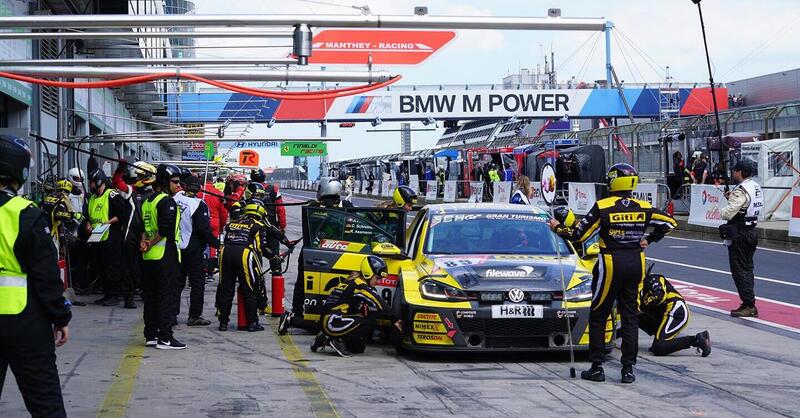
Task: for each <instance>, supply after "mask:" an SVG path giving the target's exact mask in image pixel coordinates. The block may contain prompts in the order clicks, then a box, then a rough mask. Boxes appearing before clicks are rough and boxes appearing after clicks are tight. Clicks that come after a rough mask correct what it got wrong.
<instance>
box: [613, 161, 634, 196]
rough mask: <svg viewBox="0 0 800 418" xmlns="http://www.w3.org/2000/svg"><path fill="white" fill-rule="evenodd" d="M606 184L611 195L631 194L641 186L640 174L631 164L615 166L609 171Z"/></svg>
mask: <svg viewBox="0 0 800 418" xmlns="http://www.w3.org/2000/svg"><path fill="white" fill-rule="evenodd" d="M606 184H607V185H608V190H609V191H610V192H611V193H614V192H630V191H633V189H635V188H636V185H637V184H639V173H637V172H636V169H635V168H633V166H632V165H630V164H625V163H619V164H614V165H612V166H611V168H609V169H608V174H606Z"/></svg>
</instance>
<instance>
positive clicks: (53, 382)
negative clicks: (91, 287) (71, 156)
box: [0, 135, 72, 417]
mask: <svg viewBox="0 0 800 418" xmlns="http://www.w3.org/2000/svg"><path fill="white" fill-rule="evenodd" d="M31 166H32V164H31V152H30V149H29V148H28V145H27V143H26V142H25V140H24V139H22V138H19V137H15V136H10V135H0V289H3V291H2V292H0V398H2V396H3V383H4V382H5V378H6V373H7V371H8V369H9V368H11V373H13V374H14V377H15V378H16V381H17V386H18V387H19V391H20V392H21V393H22V399H23V400H24V401H25V407H26V408H27V409H28V412H29V413H30V414H31V416H34V417H45V416H46V417H66V416H67V414H66V412H65V411H64V399H63V397H62V395H61V384H60V382H59V378H58V368H57V367H56V353H55V348H56V347H61V346H63V345H64V344H66V342H67V341H68V340H69V327H68V324H69V321H70V319H71V318H72V313H71V312H70V306H69V304H68V303H67V301H66V300H64V297H63V295H62V292H63V290H64V287H63V283H62V282H61V279H60V275H59V271H58V265H57V262H58V256H57V253H56V247H55V245H54V244H53V240H52V239H51V237H50V231H49V230H48V226H47V223H48V222H47V216H46V215H45V214H44V212H43V211H42V210H41V209H39V208H37V207H36V206H35V205H34V204H33V202H31V201H29V200H27V199H25V198H23V197H19V196H17V190H18V189H19V187H20V186H21V185H22V184H24V183H25V181H26V180H27V175H28V170H29V169H30V167H31ZM0 415H4V414H2V413H0Z"/></svg>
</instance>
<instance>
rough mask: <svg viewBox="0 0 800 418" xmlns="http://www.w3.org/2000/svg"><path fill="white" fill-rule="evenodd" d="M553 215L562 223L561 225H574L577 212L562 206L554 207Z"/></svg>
mask: <svg viewBox="0 0 800 418" xmlns="http://www.w3.org/2000/svg"><path fill="white" fill-rule="evenodd" d="M553 217H554V218H556V220H557V221H558V222H559V223H561V225H564V226H568V227H572V226H573V225H575V221H576V218H575V213H573V212H572V209H569V208H567V207H564V206H561V207H557V208H555V209H553Z"/></svg>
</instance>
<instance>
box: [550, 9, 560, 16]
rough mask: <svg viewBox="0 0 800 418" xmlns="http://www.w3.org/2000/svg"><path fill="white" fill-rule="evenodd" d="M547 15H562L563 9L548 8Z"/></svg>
mask: <svg viewBox="0 0 800 418" xmlns="http://www.w3.org/2000/svg"><path fill="white" fill-rule="evenodd" d="M547 16H549V17H561V9H547Z"/></svg>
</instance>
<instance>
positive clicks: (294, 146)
mask: <svg viewBox="0 0 800 418" xmlns="http://www.w3.org/2000/svg"><path fill="white" fill-rule="evenodd" d="M325 155H328V144H327V143H325V142H306V141H300V142H298V141H284V142H283V144H282V145H281V156H284V157H309V156H317V157H321V156H325Z"/></svg>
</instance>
